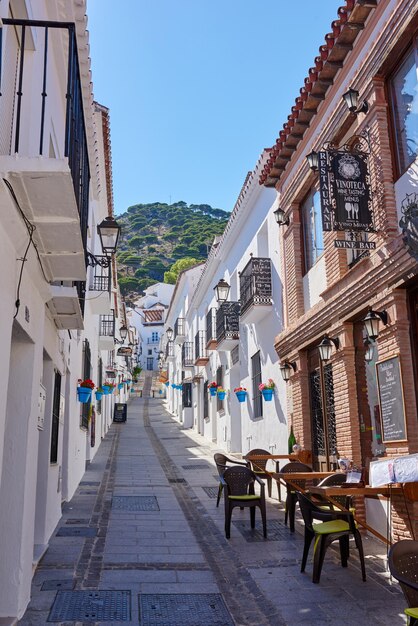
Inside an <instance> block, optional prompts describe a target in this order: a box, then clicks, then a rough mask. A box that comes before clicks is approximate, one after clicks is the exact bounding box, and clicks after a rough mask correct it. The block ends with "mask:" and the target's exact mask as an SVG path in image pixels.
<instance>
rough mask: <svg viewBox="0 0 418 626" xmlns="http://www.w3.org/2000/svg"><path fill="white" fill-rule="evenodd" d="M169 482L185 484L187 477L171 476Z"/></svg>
mask: <svg viewBox="0 0 418 626" xmlns="http://www.w3.org/2000/svg"><path fill="white" fill-rule="evenodd" d="M168 482H169V483H179V484H181V485H184V484H185V482H186V479H185V478H169V479H168Z"/></svg>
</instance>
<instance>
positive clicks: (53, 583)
mask: <svg viewBox="0 0 418 626" xmlns="http://www.w3.org/2000/svg"><path fill="white" fill-rule="evenodd" d="M74 587H75V580H44V582H43V583H42V587H41V591H55V590H56V589H74Z"/></svg>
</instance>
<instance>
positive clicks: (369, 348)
mask: <svg viewBox="0 0 418 626" xmlns="http://www.w3.org/2000/svg"><path fill="white" fill-rule="evenodd" d="M364 347H365V350H366V352H365V353H364V360H365V361H366V363H371V362H372V361H373V359H374V343H372V342H371V341H369V339H365V340H364Z"/></svg>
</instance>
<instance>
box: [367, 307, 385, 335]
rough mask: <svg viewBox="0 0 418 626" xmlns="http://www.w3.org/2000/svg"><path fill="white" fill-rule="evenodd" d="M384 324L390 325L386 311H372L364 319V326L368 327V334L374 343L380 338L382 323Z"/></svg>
mask: <svg viewBox="0 0 418 626" xmlns="http://www.w3.org/2000/svg"><path fill="white" fill-rule="evenodd" d="M381 321H382V322H383V323H384V324H385V326H386V325H387V323H388V314H387V313H386V311H373V310H372V309H369V310H368V313H367V315H366V317H365V318H364V320H363V322H364V326H365V327H366V332H367V335H368V337H369V339H371V340H372V341H375V340H376V339H377V338H378V336H379V327H380V322H381Z"/></svg>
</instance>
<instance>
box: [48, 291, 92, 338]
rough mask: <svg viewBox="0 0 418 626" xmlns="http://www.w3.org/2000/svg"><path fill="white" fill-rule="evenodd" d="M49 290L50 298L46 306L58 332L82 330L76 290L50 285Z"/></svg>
mask: <svg viewBox="0 0 418 626" xmlns="http://www.w3.org/2000/svg"><path fill="white" fill-rule="evenodd" d="M50 290H51V296H52V297H51V299H50V300H48V302H47V303H46V304H47V307H48V309H49V311H50V313H51V315H52V317H53V319H54V322H55V325H56V327H57V328H58V329H59V330H82V329H83V328H84V325H83V314H82V312H81V308H80V301H79V299H78V294H77V290H76V288H75V287H61V286H55V285H51V287H50Z"/></svg>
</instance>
